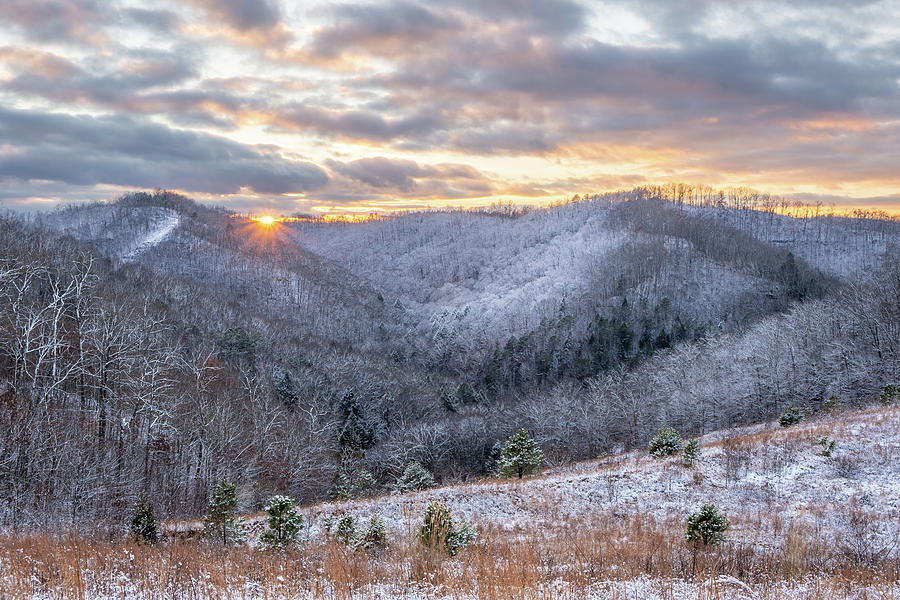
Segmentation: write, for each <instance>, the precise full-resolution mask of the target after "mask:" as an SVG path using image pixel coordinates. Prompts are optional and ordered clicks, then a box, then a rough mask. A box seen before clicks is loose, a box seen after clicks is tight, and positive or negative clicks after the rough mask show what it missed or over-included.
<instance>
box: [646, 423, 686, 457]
mask: <svg viewBox="0 0 900 600" xmlns="http://www.w3.org/2000/svg"><path fill="white" fill-rule="evenodd" d="M676 452H681V435H679V433H678V432H677V431H675V430H674V429H672V428H671V427H663V428H662V429H660V430H659V432H658V433H657V434H656V437H654V438H653V439H652V440H650V454H651V455H653V456H656V457H658V458H660V457H663V456H672V455H673V454H675V453H676Z"/></svg>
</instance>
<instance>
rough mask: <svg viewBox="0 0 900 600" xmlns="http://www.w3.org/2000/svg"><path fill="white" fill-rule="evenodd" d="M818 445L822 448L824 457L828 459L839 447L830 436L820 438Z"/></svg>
mask: <svg viewBox="0 0 900 600" xmlns="http://www.w3.org/2000/svg"><path fill="white" fill-rule="evenodd" d="M818 444H819V445H820V446H822V456H824V457H826V458H828V457H830V456H831V455H832V454H834V449H835V447H836V446H837V442H836V441H835V440H832V439H831V438H829V437H828V436H825V437H821V438H819V441H818Z"/></svg>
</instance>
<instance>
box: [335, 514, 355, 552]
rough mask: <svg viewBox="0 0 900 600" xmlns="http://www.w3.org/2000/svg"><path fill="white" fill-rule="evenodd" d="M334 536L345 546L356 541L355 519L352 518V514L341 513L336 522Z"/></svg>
mask: <svg viewBox="0 0 900 600" xmlns="http://www.w3.org/2000/svg"><path fill="white" fill-rule="evenodd" d="M334 537H335V539H336V540H337V541H339V542H340V543H342V544H344V545H345V546H351V545H353V544H355V543H356V519H354V518H353V515H348V514H344V515H341V517H340V518H339V519H338V520H337V523H336V529H335V533H334Z"/></svg>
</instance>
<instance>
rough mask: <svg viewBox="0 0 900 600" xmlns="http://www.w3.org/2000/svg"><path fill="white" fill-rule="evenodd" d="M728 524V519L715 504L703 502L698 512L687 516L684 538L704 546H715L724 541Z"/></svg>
mask: <svg viewBox="0 0 900 600" xmlns="http://www.w3.org/2000/svg"><path fill="white" fill-rule="evenodd" d="M730 526H731V524H730V523H729V522H728V519H726V518H725V515H723V514H722V513H720V512H719V511H718V510H716V507H715V506H713V505H712V504H704V505H703V506H702V507H701V508H700V512H697V513H694V514H692V515H691V516H689V517H688V519H687V534H686V535H685V539H687V541H689V542H694V543H697V542H700V543H702V544H703V545H704V546H715V545H716V544H720V543H722V542H724V541H725V531H726V530H727V529H728V528H729V527H730Z"/></svg>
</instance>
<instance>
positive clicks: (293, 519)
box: [259, 496, 303, 550]
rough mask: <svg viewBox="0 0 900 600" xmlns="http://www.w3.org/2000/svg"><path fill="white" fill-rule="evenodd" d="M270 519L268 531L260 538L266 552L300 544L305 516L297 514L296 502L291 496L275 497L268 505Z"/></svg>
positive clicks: (267, 526)
mask: <svg viewBox="0 0 900 600" xmlns="http://www.w3.org/2000/svg"><path fill="white" fill-rule="evenodd" d="M266 512H268V513H269V518H268V519H267V520H266V530H265V531H263V532H262V534H261V535H260V536H259V543H260V546H261V547H262V548H263V549H264V550H284V549H286V548H291V547H294V546H296V545H297V544H298V542H299V538H300V532H301V531H302V530H303V515H301V514H300V513H298V512H297V503H296V501H295V500H294V499H293V498H291V497H289V496H274V497H272V499H271V500H269V503H268V504H267V505H266Z"/></svg>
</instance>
